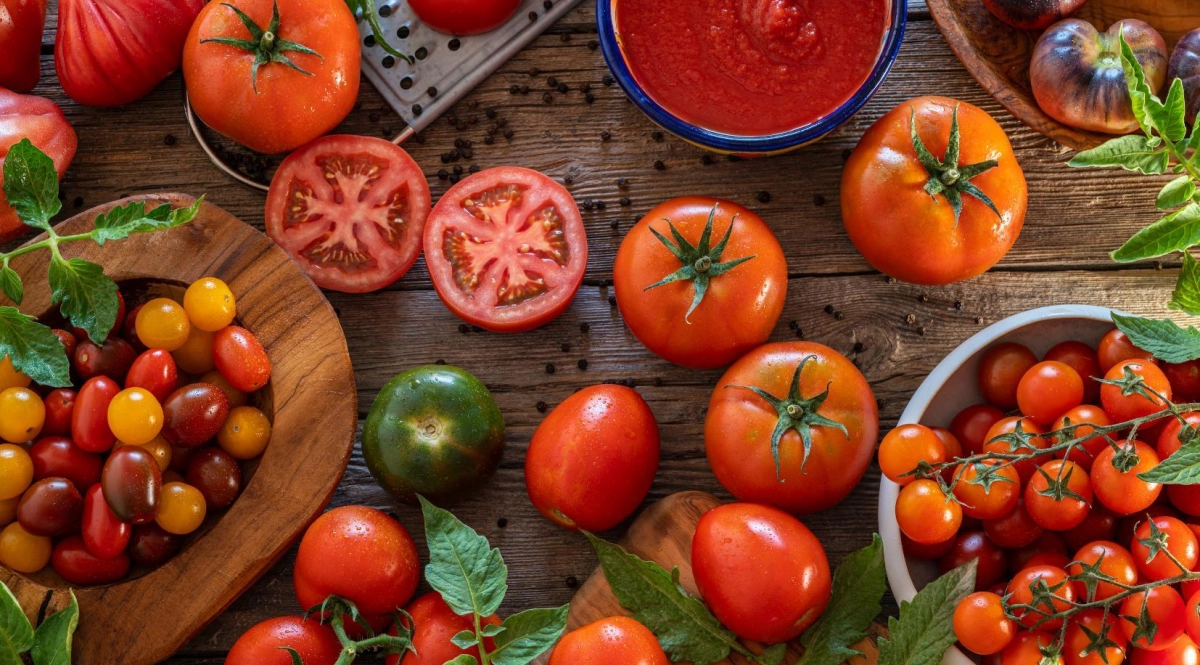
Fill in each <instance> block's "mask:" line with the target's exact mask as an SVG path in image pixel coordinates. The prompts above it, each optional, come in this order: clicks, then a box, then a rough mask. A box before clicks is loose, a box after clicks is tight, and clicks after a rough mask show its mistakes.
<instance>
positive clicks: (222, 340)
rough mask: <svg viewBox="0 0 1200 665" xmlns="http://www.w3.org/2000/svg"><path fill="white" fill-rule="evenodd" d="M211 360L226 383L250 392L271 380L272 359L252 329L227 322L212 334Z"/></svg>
mask: <svg viewBox="0 0 1200 665" xmlns="http://www.w3.org/2000/svg"><path fill="white" fill-rule="evenodd" d="M213 360H215V361H216V363H217V371H218V372H220V373H221V376H223V377H225V379H226V380H227V381H229V384H230V385H232V386H233V387H234V388H237V389H238V390H240V391H242V392H247V393H252V392H254V391H255V390H258V389H259V388H262V387H263V386H265V385H267V381H270V380H271V359H270V358H268V357H267V352H266V351H264V350H263V347H262V344H259V343H258V338H257V337H255V336H254V333H252V332H250V331H249V330H246V329H245V328H239V327H237V326H229V327H227V328H222V329H221V330H218V331H217V332H216V333H215V334H214V335H213Z"/></svg>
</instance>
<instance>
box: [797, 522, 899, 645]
mask: <svg viewBox="0 0 1200 665" xmlns="http://www.w3.org/2000/svg"><path fill="white" fill-rule="evenodd" d="M885 592H887V572H886V570H885V568H884V565H883V540H882V539H881V538H880V537H879V534H874V536H873V538H872V541H871V544H870V545H868V546H867V547H865V548H863V549H861V550H859V551H857V552H855V553H853V554H851V555H850V556H847V557H846V558H845V560H843V561H842V563H841V565H840V566H838V567H837V570H835V571H834V573H833V596H832V597H831V599H830V601H829V605H828V607H826V609H825V613H824V614H822V615H821V618H820V619H819V620H818V621H817V623H815V624H813V627H812V628H809V629H808V630H807V631H805V632H804V635H803V636H802V637H801V638H800V643H801V644H803V645H804V655H803V656H801V657H800V660H798V661H796V665H841V664H842V663H844V662H845V661H847V660H849V659H850V658H853V657H854V656H859V655H862V654H861V653H860V652H858V651H855V650H854V649H851V648H850V647H851V646H853V645H854V644H855V643H856V642H858V641H859V640H861V639H862V638H864V637H866V636H867V628H869V627H870V625H871V622H872V621H874V619H875V617H876V616H878V615H879V611H880V609H881V608H882V601H883V594H884V593H885Z"/></svg>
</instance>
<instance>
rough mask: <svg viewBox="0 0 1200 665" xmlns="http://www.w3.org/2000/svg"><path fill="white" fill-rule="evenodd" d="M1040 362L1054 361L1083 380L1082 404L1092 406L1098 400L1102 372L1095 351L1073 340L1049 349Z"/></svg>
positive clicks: (1102, 376)
mask: <svg viewBox="0 0 1200 665" xmlns="http://www.w3.org/2000/svg"><path fill="white" fill-rule="evenodd" d="M1042 360H1056V361H1058V362H1060V363H1063V364H1064V365H1068V366H1069V367H1070V368H1071V369H1073V370H1075V372H1076V373H1077V374H1079V378H1081V379H1083V403H1084V404H1094V403H1095V402H1096V400H1098V399H1099V398H1100V379H1102V378H1104V370H1102V369H1100V358H1099V357H1098V356H1097V355H1096V350H1095V349H1093V348H1092V347H1090V346H1088V345H1087V344H1084V343H1083V342H1077V341H1074V340H1070V341H1066V342H1059V343H1058V344H1055V345H1054V346H1052V347H1050V350H1049V351H1047V352H1046V355H1044V356H1042Z"/></svg>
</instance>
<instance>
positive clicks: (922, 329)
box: [917, 326, 925, 337]
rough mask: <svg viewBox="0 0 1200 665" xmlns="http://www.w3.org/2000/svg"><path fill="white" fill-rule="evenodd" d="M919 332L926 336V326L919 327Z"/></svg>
mask: <svg viewBox="0 0 1200 665" xmlns="http://www.w3.org/2000/svg"><path fill="white" fill-rule="evenodd" d="M917 334H918V335H921V336H922V337H924V336H925V326H921V327H919V328H917Z"/></svg>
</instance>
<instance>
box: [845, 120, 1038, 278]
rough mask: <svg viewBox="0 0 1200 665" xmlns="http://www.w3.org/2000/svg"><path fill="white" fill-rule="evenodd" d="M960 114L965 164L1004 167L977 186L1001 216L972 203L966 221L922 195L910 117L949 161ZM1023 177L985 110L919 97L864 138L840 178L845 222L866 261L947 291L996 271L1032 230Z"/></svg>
mask: <svg viewBox="0 0 1200 665" xmlns="http://www.w3.org/2000/svg"><path fill="white" fill-rule="evenodd" d="M956 107H957V108H958V122H959V126H960V128H961V132H962V133H961V146H962V148H961V150H962V152H961V160H960V163H962V164H975V163H979V162H983V161H987V160H990V159H994V160H997V161H998V162H999V165H998V166H996V167H995V168H992V169H990V170H988V171H986V172H984V173H982V174H980V175H978V176H975V177H974V178H972V179H971V183H972V184H974V185H975V186H977V187H978V188H979V189H980V190H982V191H983V192H984V193H985V194H987V195H988V197H990V198H991V200H992V202H993V203H995V205H996V207H997V208H998V209H999V211H1000V218H999V219H997V218H996V213H994V212H992V210H991V209H990V208H988V207H987V206H986V205H984V204H983V203H981V202H980V201H978V200H976V199H975V198H974V197H970V196H968V197H964V199H963V208H962V214H961V216H960V218H959V220H958V221H957V222H956V221H955V219H954V211H953V210H952V209H951V207H950V205H949V204H948V203H947V202H946V200H945V198H944V197H938V200H935V199H933V198H932V197H930V196H929V194H927V193H926V192H925V190H924V187H925V182H926V181H927V180H928V178H929V176H928V173H927V172H926V170H925V167H924V166H922V165H921V163H920V161H918V160H917V155H916V151H915V150H914V149H913V144H912V138H911V136H910V122H909V116H910V113H913V112H915V114H916V124H917V132H918V134H920V136H921V138H922V140H924V142H925V145H926V147H927V148H928V149H929V151H930V152H932V153H933V155H934V156H935V157H938V158H941V157H943V156H944V155H945V152H946V147H947V142H948V141H949V138H950V122H951V117H952V115H953V113H954V109H955V108H956ZM1027 197H1028V192H1027V190H1026V185H1025V175H1024V174H1023V173H1022V171H1021V167H1020V165H1019V164H1018V163H1017V160H1016V158H1015V157H1014V156H1013V150H1012V145H1011V144H1010V143H1009V141H1008V137H1007V136H1006V135H1005V134H1004V130H1003V129H1002V128H1001V127H1000V125H999V123H997V122H996V121H995V120H993V119H992V117H991V116H989V115H988V114H987V112H985V111H984V110H982V109H980V108H978V107H976V106H973V105H971V104H968V103H966V102H959V101H957V100H953V99H947V98H945V97H917V98H916V99H913V100H911V101H908V102H905V103H903V104H901V105H900V106H898V107H896V108H895V109H893V110H891V111H889V112H888V113H887V114H886V115H884V116H883V117H882V118H880V119H879V120H878V121H877V122H876V123H875V124H874V125H872V126H871V128H870V129H868V130H867V132H866V134H864V135H863V137H862V139H861V140H860V141H859V143H858V146H857V147H856V148H855V149H854V152H853V153H851V155H850V159H849V160H847V161H846V167H845V170H844V171H843V173H842V221H843V222H844V223H845V226H846V231H847V232H848V233H849V234H850V240H851V241H853V242H854V246H855V247H857V248H858V251H859V252H861V253H862V255H863V257H864V258H866V260H867V262H868V263H870V264H871V265H872V266H874V267H875V268H876V269H877V270H879V271H881V272H883V273H885V274H888V275H891V276H892V277H895V278H897V279H902V280H904V281H906V282H913V283H916V284H949V283H951V282H957V281H960V280H964V279H967V278H969V277H974V276H975V275H978V274H980V273H982V272H984V271H985V270H987V269H988V268H990V267H992V266H993V265H995V264H996V262H997V261H999V260H1000V259H1001V258H1002V257H1003V256H1004V255H1005V254H1007V253H1008V250H1009V248H1011V247H1012V245H1013V243H1014V242H1016V240H1017V236H1018V235H1019V234H1020V233H1021V227H1022V226H1023V225H1024V223H1025V207H1026V202H1027Z"/></svg>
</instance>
